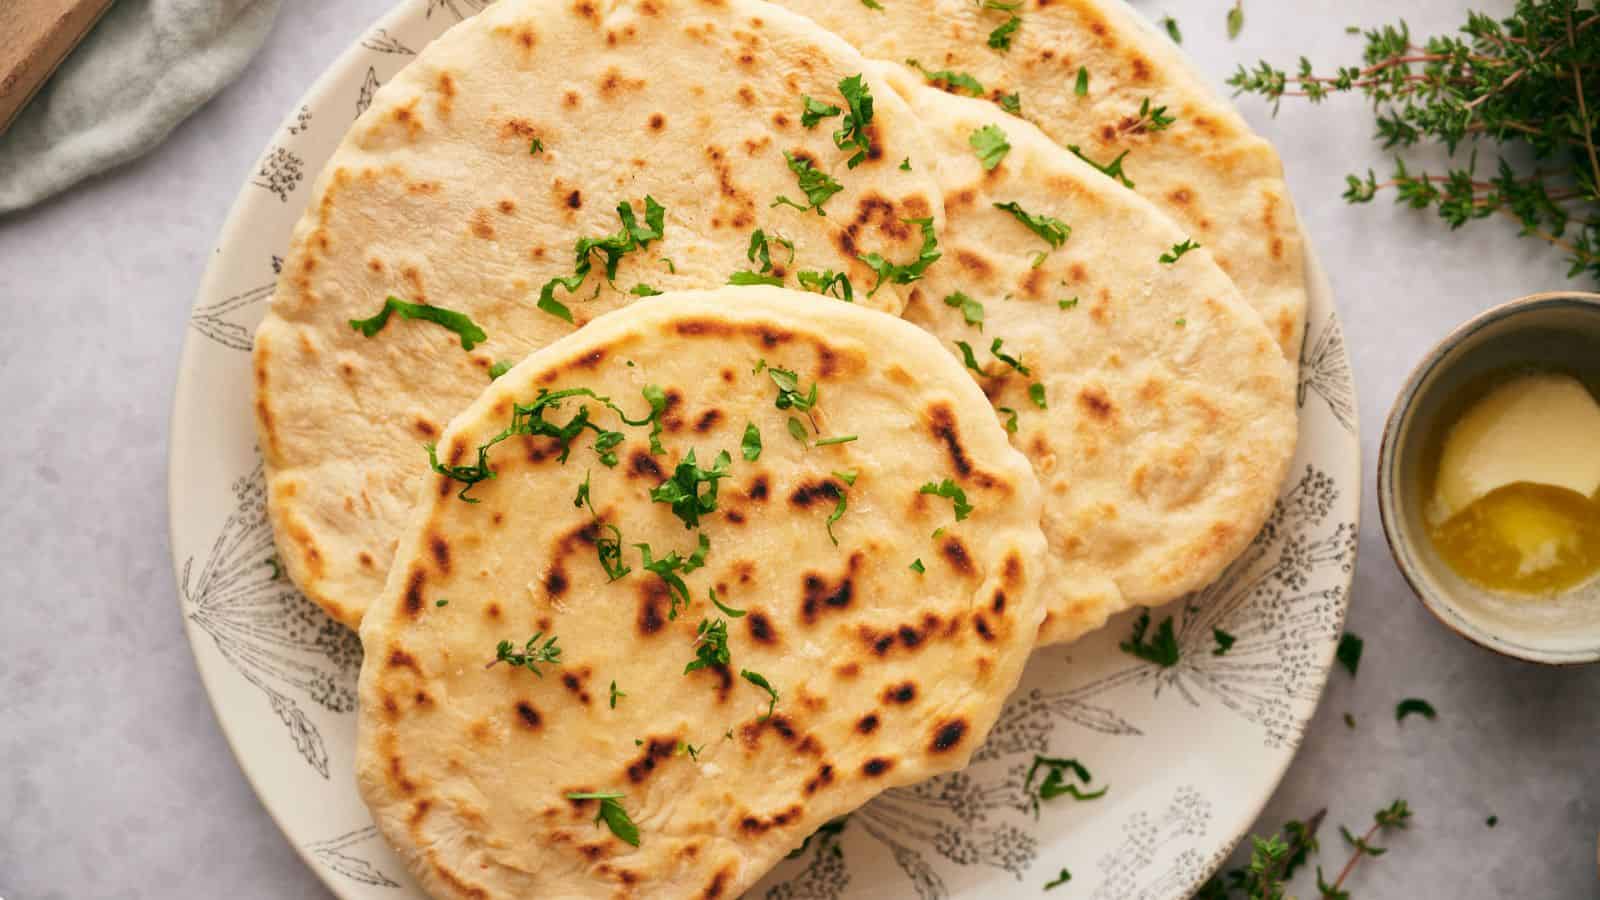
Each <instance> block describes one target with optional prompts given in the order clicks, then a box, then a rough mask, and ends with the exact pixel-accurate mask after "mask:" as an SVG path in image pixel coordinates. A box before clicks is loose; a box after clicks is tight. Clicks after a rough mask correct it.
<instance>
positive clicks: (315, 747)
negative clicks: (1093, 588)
mask: <svg viewBox="0 0 1600 900" xmlns="http://www.w3.org/2000/svg"><path fill="white" fill-rule="evenodd" d="M483 5H484V4H483V2H482V0H409V2H405V3H403V4H401V6H400V7H399V8H398V9H396V10H395V11H394V12H392V13H391V14H390V15H388V16H387V17H385V18H384V19H383V20H382V21H381V22H379V23H378V25H377V26H375V27H374V28H373V29H372V30H371V31H370V32H369V33H368V34H367V35H366V36H365V37H363V38H362V39H361V41H360V42H359V44H358V45H356V46H354V47H352V48H351V49H350V50H349V51H348V52H346V53H345V55H344V56H343V57H342V58H341V59H340V60H339V61H338V63H337V64H336V65H334V66H333V67H332V68H331V69H330V70H329V71H328V72H327V73H326V74H325V75H324V76H323V77H322V78H321V79H320V80H319V81H318V82H317V84H316V86H315V87H313V88H312V90H311V91H310V93H308V94H307V95H306V98H305V100H304V102H303V104H302V105H301V106H300V107H299V108H298V109H297V110H295V111H294V113H292V114H291V115H290V116H289V118H288V121H287V122H285V124H284V126H283V128H282V129H281V130H280V131H279V132H278V134H277V135H276V137H275V138H274V139H273V141H272V144H271V145H270V146H268V147H267V149H266V152H265V153H264V154H263V155H262V157H261V161H260V164H259V166H258V168H257V169H256V170H255V171H254V172H253V173H252V174H251V176H250V178H249V181H248V182H247V183H246V184H245V186H244V188H243V190H242V191H241V193H240V195H239V198H238V200H237V201H236V202H235V204H234V207H233V211H232V213H231V215H230V216H229V217H228V221H227V224H226V225H225V226H224V227H223V230H222V236H221V240H220V242H219V244H218V246H217V249H216V255H215V256H214V258H213V259H212V262H211V265H210V267H209V268H208V269H207V271H206V274H205V278H204V280H203V281H202V283H201V286H200V295H199V298H198V300H197V301H196V305H195V308H194V312H193V314H192V316H191V319H190V324H191V326H192V329H193V330H192V332H191V334H190V335H189V337H188V340H187V342H186V344H185V346H184V351H183V359H182V362H181V368H180V371H179V377H178V390H177V398H176V401H175V406H174V410H173V417H172V449H171V453H172V455H171V472H170V478H171V483H170V502H171V515H172V548H173V557H174V563H175V565H176V567H177V571H178V584H179V588H180V591H181V595H182V596H181V598H180V599H181V603H182V608H183V615H184V618H185V623H186V625H187V627H188V633H189V640H190V641H191V643H192V644H193V647H194V653H195V659H196V663H197V664H198V666H199V669H200V676H201V678H202V680H203V681H204V682H205V687H206V691H207V692H208V693H209V694H210V696H211V702H212V704H213V705H214V706H215V707H216V711H217V718H218V720H219V721H220V722H221V723H222V728H223V731H224V732H225V733H226V734H227V737H228V740H229V742H230V743H231V744H232V745H233V750H234V753H235V754H236V755H237V756H238V759H239V765H240V766H241V767H242V768H243V769H244V772H245V774H246V776H247V777H248V778H249V779H250V781H251V783H252V784H254V786H255V789H256V792H257V793H258V794H259V795H260V797H261V801H262V803H263V804H265V805H266V808H267V810H268V812H270V813H271V814H272V816H273V818H275V819H276V820H277V822H278V824H279V825H280V826H281V827H282V828H283V831H284V834H285V835H287V836H288V838H289V840H290V842H291V843H293V844H294V846H295V847H296V848H298V849H299V850H300V852H301V854H302V855H303V856H304V857H305V859H306V861H307V863H308V864H309V865H311V866H312V867H313V868H314V869H315V870H316V871H317V873H318V874H319V875H321V876H322V878H323V880H324V881H325V882H326V883H327V885H328V887H329V888H331V889H332V890H333V892H334V893H335V894H337V895H338V896H339V897H341V898H345V900H368V898H384V900H420V898H422V897H423V895H422V893H421V892H420V891H419V890H418V889H417V888H416V887H415V886H414V885H413V884H412V883H411V881H410V879H409V878H408V877H407V875H406V873H405V870H404V868H403V867H402V866H401V864H400V863H399V861H398V860H397V859H396V858H395V857H394V856H393V855H392V854H391V853H390V852H389V851H388V849H387V848H386V847H385V846H384V844H383V842H382V840H381V839H380V838H379V837H378V836H377V833H376V830H375V829H374V827H373V826H372V824H371V821H370V819H369V817H368V815H367V810H366V808H365V807H364V806H363V805H362V803H361V800H360V798H359V797H358V796H357V794H356V787H355V779H354V777H353V768H352V767H353V754H354V747H355V726H356V716H355V705H356V700H355V684H356V674H357V671H358V670H359V668H360V665H361V647H360V643H359V642H358V641H357V639H356V636H355V635H354V634H353V633H352V632H350V631H348V630H346V629H345V628H343V627H342V626H340V625H338V624H336V623H335V622H333V621H332V620H331V619H329V618H328V617H327V616H325V615H324V614H323V613H322V612H321V611H320V610H318V609H317V608H316V607H315V606H313V605H312V604H311V603H310V602H308V601H307V600H306V599H305V598H303V597H302V596H300V595H299V593H297V592H296V591H295V590H294V589H293V587H292V586H291V585H290V584H289V583H288V581H287V580H286V579H284V578H282V577H280V576H279V575H278V570H277V563H276V560H275V558H274V555H273V546H272V533H271V529H270V527H269V526H268V524H267V520H266V515H265V497H264V483H263V480H262V474H261V463H260V457H259V455H258V453H257V451H256V448H255V432H254V426H253V422H252V416H251V410H250V396H251V366H250V353H249V351H250V341H251V335H252V334H253V333H254V330H255V325H256V322H257V321H258V320H259V318H260V317H261V315H262V313H263V312H264V310H265V307H266V301H267V298H268V297H270V296H271V294H272V286H273V282H274V278H275V276H276V273H277V269H278V266H279V264H280V256H281V254H282V253H283V252H284V249H285V247H286V246H287V244H288V239H289V233H290V229H291V227H292V226H293V224H294V221H295V219H296V218H298V216H299V214H300V211H301V207H302V206H303V204H304V202H305V199H306V194H307V192H308V191H309V182H310V181H311V179H312V177H313V176H314V175H315V173H316V172H317V171H319V170H320V169H321V168H322V165H323V163H324V161H325V160H326V159H327V158H328V156H329V155H330V154H331V153H332V152H333V149H334V147H335V146H336V145H337V144H338V142H339V139H340V138H341V137H342V136H343V135H344V132H345V130H346V129H347V128H348V127H349V126H350V123H351V121H352V120H353V119H354V118H355V116H356V115H358V114H359V113H360V112H361V111H362V110H364V109H365V108H366V106H367V104H368V103H369V102H370V101H371V98H372V93H373V91H374V90H376V89H377V87H378V85H380V84H382V83H383V82H384V81H386V80H388V79H389V78H391V77H393V75H394V74H395V73H396V72H397V71H399V69H400V68H401V67H403V66H404V65H405V64H406V63H407V62H409V61H410V60H411V58H412V56H414V55H415V53H416V51H417V50H418V49H420V48H421V47H422V46H424V45H425V44H427V43H428V41H430V40H431V39H433V38H434V37H436V36H437V35H438V34H439V33H440V32H442V31H443V30H445V29H446V28H448V27H449V26H451V25H454V24H455V23H456V22H457V21H459V20H460V19H461V18H463V17H465V16H468V15H471V14H472V13H474V12H476V11H478V9H480V8H481V7H482V6H483ZM1312 271H1313V276H1312V283H1311V309H1310V314H1309V321H1310V326H1309V328H1308V330H1307V335H1306V343H1305V350H1304V351H1303V354H1302V359H1301V371H1300V379H1301V380H1300V397H1299V400H1300V414H1301V417H1300V447H1299V451H1298V455H1297V457H1296V460H1295V465H1294V468H1293V470H1292V472H1291V475H1290V479H1289V482H1288V483H1287V484H1286V485H1285V486H1284V491H1283V495H1282V498H1281V499H1280V502H1279V504H1278V507H1277V509H1276V511H1275V512H1274V513H1273V516H1272V518H1271V520H1270V521H1269V523H1268V524H1267V526H1266V528H1265V529H1264V530H1263V531H1262V533H1261V535H1260V536H1259V537H1258V538H1257V539H1256V541H1255V543H1254V544H1253V545H1252V546H1251V547H1250V548H1249V550H1248V551H1247V552H1246V553H1245V554H1244V556H1243V557H1242V558H1241V559H1240V560H1239V561H1238V562H1237V563H1236V564H1235V565H1234V566H1233V567H1232V568H1231V569H1230V570H1229V571H1228V573H1227V574H1226V576H1225V577H1224V578H1223V579H1222V580H1221V581H1219V582H1218V583H1217V584H1216V585H1214V586H1212V587H1211V588H1208V589H1207V590H1205V591H1203V592H1201V593H1200V594H1199V595H1197V596H1195V597H1193V598H1192V599H1191V600H1190V601H1188V602H1182V603H1177V604H1174V605H1173V606H1172V607H1170V608H1168V609H1166V610H1163V611H1162V612H1161V615H1167V614H1171V615H1173V616H1174V617H1175V620H1176V621H1175V624H1176V625H1177V628H1178V635H1179V640H1180V641H1181V643H1182V646H1183V656H1182V660H1181V662H1179V664H1178V665H1176V666H1174V667H1172V668H1169V669H1162V668H1160V667H1158V666H1155V665H1153V664H1149V663H1145V662H1141V661H1139V660H1137V659H1135V658H1133V657H1131V656H1128V655H1126V654H1124V653H1122V652H1120V651H1119V650H1118V649H1117V643H1118V641H1119V640H1122V639H1124V638H1125V637H1126V636H1127V634H1128V631H1129V622H1130V618H1129V617H1127V616H1124V617H1122V618H1120V619H1118V620H1116V621H1114V622H1112V624H1111V625H1110V627H1108V628H1106V629H1105V630H1104V631H1102V632H1100V633H1098V634H1095V635H1092V636H1090V637H1089V638H1087V639H1085V640H1083V641H1081V642H1079V643H1077V644H1074V645H1072V646H1069V647H1052V648H1048V649H1045V650H1043V651H1041V652H1040V653H1039V654H1038V655H1037V656H1036V657H1035V658H1034V660H1033V662H1032V663H1031V664H1030V665H1029V667H1028V670H1027V674H1026V675H1025V676H1024V678H1023V682H1022V686H1021V687H1020V688H1019V689H1018V691H1017V694H1016V696H1015V697H1013V698H1012V700H1011V702H1010V704H1009V706H1008V707H1007V708H1006V711H1005V713H1004V714H1003V715H1002V716H1001V718H1000V722H999V724H998V725H997V726H996V728H995V730H994V732H993V734H992V735H991V736H990V738H989V741H988V743H987V745H985V747H984V748H983V749H982V750H980V751H979V753H978V755H977V757H976V758H975V761H974V764H973V765H972V766H971V767H970V768H969V769H967V770H966V771H963V772H960V773H956V774H953V775H948V776H944V777H940V778H937V779H934V780H933V781H931V782H928V783H926V784H923V785H919V786H917V787H914V788H908V789H900V790H895V791H891V792H890V793H889V794H888V795H886V796H884V797H882V798H880V799H878V800H877V801H875V802H873V803H872V804H870V805H869V806H867V807H866V808H865V809H863V810H861V811H859V812H858V813H856V814H855V815H854V816H853V817H851V819H850V820H849V824H848V825H847V826H846V828H845V830H844V831H843V833H842V834H839V835H837V836H833V835H829V836H824V837H823V838H821V839H819V840H814V841H812V842H811V844H810V846H809V848H808V849H807V850H806V851H805V852H804V853H803V854H801V855H800V856H798V857H797V858H795V859H792V860H789V861H788V862H785V863H784V864H783V865H781V866H780V867H779V868H778V870H777V871H776V872H774V873H773V874H772V875H771V876H769V877H768V878H767V880H766V881H764V882H763V883H762V884H761V885H760V886H758V887H757V888H755V889H753V890H752V891H751V892H750V894H749V895H747V896H750V897H757V898H770V900H844V898H856V897H863V898H865V897H872V898H881V897H885V896H890V897H911V896H916V897H919V898H922V900H935V898H972V900H976V898H979V897H993V896H996V895H997V894H999V893H1004V892H1007V891H1010V890H1016V889H1020V888H1022V887H1024V886H1026V888H1027V889H1028V890H1029V892H1030V893H1032V892H1033V891H1036V890H1038V889H1039V888H1040V887H1042V886H1043V884H1044V883H1045V882H1046V881H1049V880H1051V879H1053V878H1055V877H1056V875H1057V874H1058V873H1059V871H1060V870H1061V869H1062V868H1067V869H1069V870H1071V872H1072V876H1073V878H1072V882H1071V884H1070V885H1068V886H1067V889H1066V890H1063V891H1062V892H1060V893H1059V894H1055V895H1053V896H1061V897H1081V898H1095V900H1113V898H1115V900H1121V898H1153V900H1154V898H1178V897H1184V896H1187V895H1188V894H1189V893H1190V892H1191V891H1193V890H1194V889H1195V888H1196V887H1197V886H1198V885H1199V884H1200V883H1201V882H1202V881H1204V879H1205V878H1206V877H1207V876H1208V875H1209V874H1210V873H1211V872H1212V871H1213V870H1214V869H1215V867H1216V866H1217V865H1218V864H1219V863H1220V862H1221V861H1222V860H1223V859H1224V858H1225V857H1226V856H1227V854H1228V852H1229V850H1230V849H1231V848H1232V847H1233V845H1234V844H1235V843H1236V842H1237V841H1238V839H1239V837H1240V836H1241V835H1242V834H1243V833H1244V831H1245V830H1246V829H1247V828H1249V826H1250V825H1251V823H1252V822H1253V821H1254V819H1255V817H1256V815H1257V814H1258V813H1259V812H1260V810H1261V807H1262V806H1263V805H1264V804H1265V803H1266V800H1267V798H1268V797H1269V796H1270V795H1271V793H1272V791H1273V789H1274V788H1275V787H1276V786H1277V784H1278V781H1279V779H1280V778H1281V777H1282V775H1283V772H1284V770H1285V769H1286V768H1287V767H1288V765H1289V761H1290V759H1291V758H1292V757H1293V755H1294V751H1295V748H1296V747H1297V746H1298V744H1299V742H1300V738H1301V736H1302V734H1303V732H1304V729H1305V726H1306V722H1307V721H1308V720H1309V719H1310V718H1311V714H1312V711H1313V710H1314V709H1315V707H1316V704H1317V698H1318V696H1319V695H1320V694H1321V692H1322V686H1323V683H1324V682H1325V681H1326V679H1327V674H1328V668H1329V666H1330V664H1331V662H1332V657H1333V651H1334V646H1335V644H1336V642H1337V640H1338V636H1339V633H1340V629H1341V626H1342V624H1343V620H1344V611H1345V607H1346V603H1347V596H1348V592H1349V587H1350V577H1351V570H1352V567H1353V565H1354V561H1355V551H1356V524H1357V516H1358V505H1359V502H1360V496H1361V484H1360V478H1361V465H1360V443H1359V440H1358V438H1357V435H1356V415H1355V407H1354V396H1355V389H1354V385H1353V384H1352V382H1351V376H1350V369H1349V362H1348V358H1347V356H1346V354H1345V348H1344V342H1343V338H1342V336H1341V333H1340V330H1339V321H1338V318H1337V316H1336V315H1335V313H1334V309H1333V298H1332V295H1331V292H1330V289H1329V287H1328V283H1327V279H1326V277H1325V276H1324V275H1323V273H1322V272H1321V270H1320V268H1318V267H1317V266H1316V265H1315V264H1314V262H1313V265H1312ZM1159 618H1160V617H1159V616H1158V621H1159ZM1213 626H1218V627H1221V628H1223V629H1225V630H1226V631H1228V632H1230V633H1232V634H1234V635H1236V636H1237V638H1238V642H1237V643H1236V644H1235V645H1234V646H1233V649H1232V651H1231V652H1229V653H1228V654H1227V655H1226V656H1222V657H1218V656H1213V655H1212V653H1211V650H1212V647H1213V646H1214V643H1213V639H1212V627H1213ZM1035 754H1045V755H1049V756H1069V757H1076V758H1077V759H1079V760H1081V761H1082V762H1083V763H1084V764H1085V765H1087V766H1088V767H1089V768H1090V769H1091V770H1092V771H1093V773H1094V775H1095V779H1096V784H1100V783H1105V784H1109V785H1110V786H1111V789H1110V791H1109V792H1108V793H1107V794H1106V795H1105V796H1104V797H1103V798H1102V799H1099V800H1095V801H1090V802H1083V803H1075V802H1073V801H1072V800H1071V799H1068V798H1062V799H1058V800H1056V801H1054V802H1051V803H1048V804H1046V805H1045V806H1044V809H1043V810H1042V814H1041V815H1039V816H1037V817H1036V816H1035V814H1034V812H1033V811H1032V808H1031V806H1030V804H1029V802H1028V798H1027V795H1026V793H1025V792H1024V790H1023V779H1024V775H1025V773H1026V771H1027V768H1028V766H1029V764H1030V763H1031V762H1032V761H1033V757H1034V755H1035Z"/></svg>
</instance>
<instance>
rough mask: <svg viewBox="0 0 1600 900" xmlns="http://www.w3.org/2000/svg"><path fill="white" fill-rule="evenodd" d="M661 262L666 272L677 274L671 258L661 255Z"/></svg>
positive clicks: (676, 268)
mask: <svg viewBox="0 0 1600 900" xmlns="http://www.w3.org/2000/svg"><path fill="white" fill-rule="evenodd" d="M661 264H662V265H664V266H666V267H667V271H668V272H671V273H672V274H674V275H676V274H678V267H677V266H675V265H673V264H672V260H670V259H668V258H666V257H665V256H663V257H661ZM629 365H632V363H629Z"/></svg>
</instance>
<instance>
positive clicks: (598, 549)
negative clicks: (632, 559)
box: [572, 432, 633, 581]
mask: <svg viewBox="0 0 1600 900" xmlns="http://www.w3.org/2000/svg"><path fill="white" fill-rule="evenodd" d="M613 433H615V432H613ZM572 505H573V506H577V507H583V506H586V505H587V506H588V507H589V515H590V516H591V517H593V518H594V523H595V524H596V525H598V526H599V527H600V528H604V529H606V530H607V531H609V532H610V534H609V535H607V534H605V533H603V532H597V533H596V534H595V538H594V550H595V555H596V556H598V557H599V559H600V568H602V569H604V570H605V573H606V580H607V581H616V580H617V579H618V578H621V577H622V576H624V575H626V574H628V573H629V572H632V571H633V569H632V568H631V567H630V566H629V565H628V564H627V563H624V562H623V561H622V530H621V529H619V528H617V526H615V525H613V524H611V523H610V522H602V521H600V514H599V513H598V512H596V511H595V508H594V500H593V499H592V498H590V496H589V475H588V473H584V476H583V484H580V485H578V495H577V496H576V497H574V498H573V500H572Z"/></svg>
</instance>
